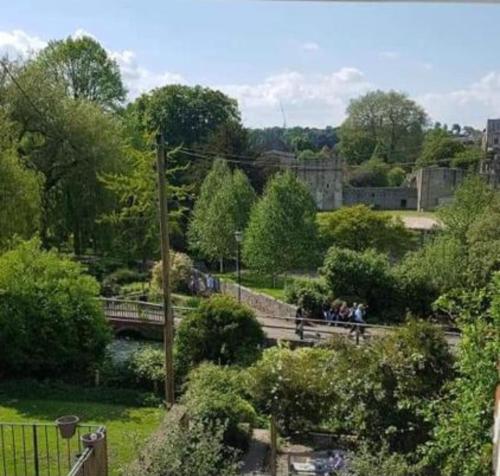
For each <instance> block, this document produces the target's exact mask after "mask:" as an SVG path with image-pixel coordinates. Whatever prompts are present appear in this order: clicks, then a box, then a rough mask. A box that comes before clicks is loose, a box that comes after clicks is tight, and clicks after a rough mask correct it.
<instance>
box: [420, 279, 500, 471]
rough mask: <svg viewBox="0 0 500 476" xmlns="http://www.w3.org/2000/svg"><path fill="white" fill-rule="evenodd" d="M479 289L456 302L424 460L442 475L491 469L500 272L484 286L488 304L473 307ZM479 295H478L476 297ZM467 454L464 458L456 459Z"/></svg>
mask: <svg viewBox="0 0 500 476" xmlns="http://www.w3.org/2000/svg"><path fill="white" fill-rule="evenodd" d="M481 294H484V290H482V291H475V292H469V293H468V296H467V295H466V296H464V298H465V299H464V300H463V301H462V304H461V306H460V312H461V315H460V319H459V326H460V329H461V331H462V339H461V341H460V345H459V352H458V357H457V366H456V370H457V373H458V378H457V379H455V380H454V381H453V382H451V384H450V386H449V392H448V395H447V398H446V399H445V400H444V401H443V402H442V404H441V405H440V406H438V420H437V425H436V428H435V434H434V439H433V441H432V442H431V443H430V444H429V445H428V448H427V452H426V461H427V463H428V464H430V466H431V467H433V468H435V469H436V473H437V474H440V475H443V476H451V475H455V474H461V475H463V476H487V475H489V474H490V473H491V460H492V446H493V445H492V440H491V427H492V425H493V411H494V398H493V396H494V392H495V388H496V386H497V384H498V369H497V362H498V356H499V355H500V335H499V331H498V330H499V329H500V298H499V296H500V275H498V274H497V275H496V276H495V277H494V279H493V282H492V284H491V287H490V289H489V296H490V298H491V299H492V302H491V307H490V309H489V310H488V311H486V312H485V311H484V310H483V308H482V306H477V304H476V303H477V302H481V301H482V300H483V298H484V296H480V295H481ZM478 298H480V299H478ZM457 454H466V455H467V458H465V459H460V458H457V457H456V455H457Z"/></svg>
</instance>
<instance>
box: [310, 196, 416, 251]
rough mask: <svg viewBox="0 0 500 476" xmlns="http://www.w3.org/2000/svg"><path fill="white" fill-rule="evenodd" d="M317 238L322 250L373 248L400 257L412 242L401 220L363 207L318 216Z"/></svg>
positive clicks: (356, 206)
mask: <svg viewBox="0 0 500 476" xmlns="http://www.w3.org/2000/svg"><path fill="white" fill-rule="evenodd" d="M318 224H319V231H320V237H321V240H322V242H323V244H324V245H325V246H326V247H329V246H332V245H335V246H338V247H340V248H349V249H351V250H354V251H365V250H367V249H369V248H373V249H375V250H377V251H379V252H381V253H390V255H391V256H393V257H400V256H402V255H403V254H404V253H405V252H406V251H408V250H409V249H410V248H411V247H412V246H413V242H414V238H413V235H412V233H411V232H410V231H408V230H407V229H406V228H405V226H404V224H403V221H402V220H401V218H399V217H393V216H391V215H390V214H389V213H382V212H376V211H373V210H371V209H370V208H369V207H367V206H366V205H355V206H353V207H343V208H340V209H338V210H335V211H334V212H330V213H322V214H321V215H319V219H318Z"/></svg>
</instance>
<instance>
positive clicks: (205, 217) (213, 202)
mask: <svg viewBox="0 0 500 476" xmlns="http://www.w3.org/2000/svg"><path fill="white" fill-rule="evenodd" d="M254 201H255V192H254V190H253V188H252V186H251V185H250V182H249V181H248V178H247V177H246V176H245V174H244V173H243V172H242V171H241V170H235V171H234V172H232V171H231V170H230V169H229V166H228V165H227V162H226V161H224V160H222V159H219V160H216V161H215V162H214V163H213V165H212V169H211V171H210V172H209V174H208V175H207V177H206V178H205V181H204V182H203V185H202V187H201V192H200V196H199V198H198V201H197V202H196V204H195V207H194V210H193V216H192V220H191V223H190V226H189V240H190V244H191V247H192V249H193V250H195V251H197V252H199V253H200V254H201V255H202V256H204V257H206V258H208V259H212V260H214V259H219V260H220V262H221V268H222V264H223V260H224V259H225V258H230V257H233V256H234V255H235V250H236V246H237V244H236V240H235V232H236V231H243V230H244V229H245V227H246V224H247V222H248V218H249V215H250V209H251V207H252V205H253V202H254Z"/></svg>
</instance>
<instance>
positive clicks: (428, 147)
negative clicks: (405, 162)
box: [417, 129, 465, 167]
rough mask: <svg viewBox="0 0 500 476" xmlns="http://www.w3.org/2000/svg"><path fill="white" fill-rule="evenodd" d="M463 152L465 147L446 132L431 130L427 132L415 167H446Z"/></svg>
mask: <svg viewBox="0 0 500 476" xmlns="http://www.w3.org/2000/svg"><path fill="white" fill-rule="evenodd" d="M464 150H465V146H464V145H463V144H462V143H461V142H459V141H457V139H456V138H455V137H453V135H452V134H451V133H449V132H448V131H447V130H444V129H433V130H430V131H428V132H427V134H426V135H425V140H424V143H423V146H422V153H421V154H420V156H419V158H418V161H417V166H418V167H427V166H429V165H439V166H440V167H447V166H449V165H450V162H451V160H452V159H453V158H454V157H455V156H456V155H458V154H460V153H462V152H463V151H464Z"/></svg>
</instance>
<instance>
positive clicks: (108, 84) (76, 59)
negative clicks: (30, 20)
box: [34, 36, 126, 108]
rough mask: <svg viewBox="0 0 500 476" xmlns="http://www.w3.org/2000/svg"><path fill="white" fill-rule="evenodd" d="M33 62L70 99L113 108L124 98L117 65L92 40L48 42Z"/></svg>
mask: <svg viewBox="0 0 500 476" xmlns="http://www.w3.org/2000/svg"><path fill="white" fill-rule="evenodd" d="M34 62H35V64H36V65H37V66H39V67H41V69H42V70H43V71H44V73H45V74H46V75H47V76H48V77H49V79H50V80H52V81H54V82H55V83H58V84H61V85H62V86H63V87H64V90H65V92H66V94H67V95H68V96H70V97H72V98H74V99H86V100H88V101H92V102H96V103H97V104H99V105H101V106H104V107H106V108H116V107H117V106H118V105H119V104H120V103H121V102H123V101H124V99H125V94H126V90H125V87H124V86H123V83H122V79H121V75H120V69H119V67H118V64H117V63H116V61H115V60H114V59H112V58H110V56H109V54H108V53H107V52H106V50H105V49H104V48H103V47H102V46H101V44H100V43H99V42H98V41H97V40H95V39H94V38H91V37H89V36H82V37H79V38H72V37H68V38H66V39H65V40H58V41H51V42H49V44H48V45H47V47H46V48H44V49H43V50H42V51H41V52H40V53H39V55H38V56H37V58H36V59H35V60H34Z"/></svg>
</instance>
